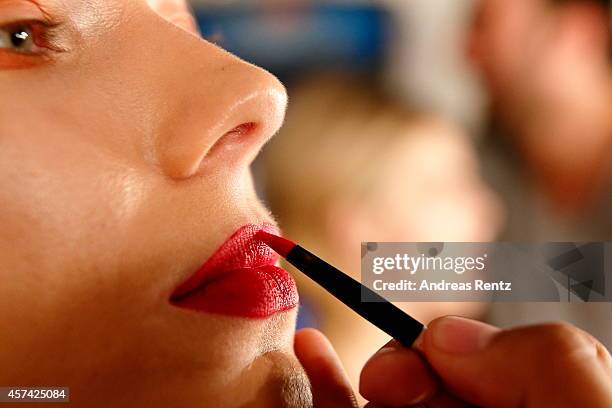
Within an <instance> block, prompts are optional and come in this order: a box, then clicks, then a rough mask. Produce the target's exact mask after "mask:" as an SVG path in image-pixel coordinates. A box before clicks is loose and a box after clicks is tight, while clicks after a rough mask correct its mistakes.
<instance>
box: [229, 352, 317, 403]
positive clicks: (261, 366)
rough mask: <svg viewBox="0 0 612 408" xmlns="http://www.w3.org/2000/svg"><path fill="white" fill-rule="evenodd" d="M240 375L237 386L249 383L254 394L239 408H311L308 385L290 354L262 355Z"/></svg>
mask: <svg viewBox="0 0 612 408" xmlns="http://www.w3.org/2000/svg"><path fill="white" fill-rule="evenodd" d="M244 374H245V381H244V383H243V382H242V381H241V385H247V384H248V383H250V385H251V386H252V388H251V389H253V390H254V392H253V394H252V395H251V396H250V398H248V400H245V401H243V404H242V405H240V406H241V407H245V408H246V407H249V408H251V407H252V408H255V407H279V408H281V407H283V408H285V407H286V408H302V407H312V394H311V390H310V382H309V381H308V377H307V376H306V373H305V372H304V370H303V369H302V367H301V365H300V364H299V362H298V360H297V358H296V357H295V355H293V353H283V352H278V351H276V352H270V353H267V354H264V355H262V356H261V357H259V358H258V359H257V360H255V362H254V363H253V364H252V366H250V367H249V369H248V370H247V371H246V372H245V373H244ZM258 383H259V384H258ZM228 402H229V401H228ZM228 406H229V405H228Z"/></svg>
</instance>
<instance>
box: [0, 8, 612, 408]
mask: <svg viewBox="0 0 612 408" xmlns="http://www.w3.org/2000/svg"><path fill="white" fill-rule="evenodd" d="M40 1H41V6H44V10H45V12H44V13H43V12H41V9H40V8H39V6H37V4H36V3H34V2H33V1H31V0H0V7H1V12H0V16H1V17H0V18H1V19H2V21H1V22H0V24H2V28H4V26H5V25H6V24H12V23H16V22H20V21H22V20H23V19H27V20H28V21H38V20H40V21H44V19H45V18H46V17H45V16H48V17H49V18H51V19H52V20H53V23H54V24H55V28H54V30H53V32H54V35H53V45H52V46H51V45H50V46H49V48H48V49H47V50H46V51H43V53H35V54H34V55H24V54H19V53H15V52H12V51H11V50H6V49H2V50H0V95H2V98H0V166H1V167H2V168H1V170H0V186H2V188H1V189H0V206H1V209H2V211H0V225H1V226H2V228H1V229H0V259H2V267H1V268H0V279H1V280H2V285H0V311H2V313H0V361H2V366H1V368H0V384H3V385H4V384H7V385H9V384H10V385H15V386H35V385H62V386H69V387H70V388H71V406H76V407H109V406H111V407H156V406H159V407H167V406H172V407H193V406H200V405H201V406H223V407H238V406H240V407H249V406H265V407H270V406H273V407H277V406H279V407H282V406H310V405H312V403H313V402H314V404H315V406H316V407H327V406H330V407H342V406H351V407H352V406H355V404H354V397H353V394H352V391H351V389H350V386H349V385H348V380H347V378H346V375H345V374H344V372H343V370H342V368H341V366H340V363H339V360H338V358H337V356H336V355H335V353H334V352H333V349H332V348H331V345H330V344H329V342H328V341H327V340H326V339H325V338H324V337H322V336H321V335H320V334H319V333H318V332H316V331H312V330H306V331H302V332H300V333H298V334H296V335H295V338H294V336H293V327H294V323H295V322H294V321H295V310H293V311H290V312H286V313H281V314H277V315H275V316H273V317H271V318H269V319H260V320H246V319H237V318H229V317H223V316H215V315H208V314H199V313H195V312H190V311H186V310H182V309H177V308H175V307H172V306H170V304H169V303H168V297H169V295H170V293H171V292H172V290H173V289H174V288H175V287H176V286H177V285H178V284H179V283H181V282H182V281H184V280H185V279H186V278H187V277H188V276H189V275H191V274H192V273H193V272H194V271H195V269H196V268H197V267H198V266H199V265H201V264H202V263H203V262H204V260H205V259H207V258H208V257H209V256H210V255H211V254H212V253H213V251H214V250H215V249H216V248H217V247H218V246H219V244H221V243H222V242H223V241H224V240H225V239H226V238H227V237H228V236H229V235H230V234H231V233H232V232H233V231H234V230H235V229H236V228H237V227H239V226H241V225H243V224H245V223H258V222H264V221H269V216H268V213H267V211H266V210H265V209H264V208H263V207H262V206H261V204H260V203H259V201H258V200H257V199H256V196H255V193H254V191H253V186H252V182H251V176H250V173H249V170H248V165H249V163H250V161H251V160H252V159H253V157H254V156H255V155H256V153H257V151H258V150H259V149H260V147H261V145H262V144H263V143H264V142H265V141H266V140H267V139H268V138H269V137H270V136H271V135H272V134H273V133H274V132H275V131H276V130H277V128H278V127H279V126H280V123H281V121H282V117H283V112H284V107H285V103H286V95H285V91H284V89H283V87H282V86H281V85H280V84H279V82H278V81H277V80H276V79H274V78H273V77H272V76H270V75H269V74H267V73H266V72H264V71H262V70H259V69H257V68H255V67H252V66H250V65H248V64H246V63H244V62H242V61H240V60H238V59H236V58H234V57H232V56H231V55H229V54H227V53H225V52H224V51H222V50H220V49H218V48H216V47H215V46H213V45H211V44H209V43H206V42H204V41H202V40H201V39H200V38H199V37H198V36H197V35H196V34H195V33H194V32H193V31H192V30H193V26H192V24H191V18H190V17H189V15H187V14H186V8H185V6H184V5H183V4H182V3H175V2H171V1H170V0H167V1H163V0H162V1H159V2H156V3H147V2H145V1H142V0H133V1H129V2H127V1H121V0H89V1H84V0H83V1H79V0H73V1H70V2H68V1H67V0H45V1H44V4H43V3H42V0H40ZM9 19H10V20H9ZM177 24H179V25H177ZM200 78H202V79H201V80H200V81H198V79H200ZM196 82H197V84H198V85H199V86H195V85H194V84H195V83H196ZM243 124H253V125H250V126H246V127H242V128H241V129H242V130H243V131H242V132H237V131H232V130H234V129H236V128H240V126H241V125H243ZM245 128H248V129H250V130H249V131H245ZM437 327H439V326H438V325H436V323H435V322H434V323H433V324H432V325H431V326H430V329H429V330H428V332H427V333H436V332H437V329H436V328H437ZM568 330H569V329H568ZM572 330H573V329H572ZM495 333H497V332H495ZM554 333H555V332H553V334H554ZM572 333H574V332H573V331H572ZM473 337H474V336H472V337H470V336H467V338H468V339H469V338H473ZM519 337H520V336H519ZM461 338H463V336H461ZM522 338H523V340H524V341H523V342H522V343H521V342H520V341H518V339H515V341H506V342H505V343H504V342H502V343H503V344H505V345H506V347H507V348H506V349H504V348H503V347H502V348H501V349H500V350H498V352H499V353H506V354H505V355H507V354H508V353H512V352H515V351H517V350H519V346H515V344H529V340H530V337H529V335H523V336H522ZM543 338H544V340H548V343H546V342H545V343H543V344H542V343H538V344H540V345H541V346H542V347H541V348H542V349H544V350H548V349H550V350H552V351H551V352H550V353H552V352H555V351H556V352H557V354H551V355H553V356H555V355H560V354H559V353H560V352H562V351H571V350H573V349H577V350H578V351H585V349H583V348H580V347H582V345H583V344H585V343H584V342H574V343H567V344H566V343H563V342H562V340H561V339H567V338H569V339H575V336H569V333H568V332H567V331H562V332H560V333H557V335H554V336H552V337H550V336H549V337H546V336H544V337H543ZM428 339H429V337H428V334H426V335H425V337H424V340H423V343H422V344H423V346H422V347H423V350H424V352H423V353H424V354H423V355H424V356H425V357H426V358H427V359H428V361H429V362H430V363H431V365H432V367H433V369H435V370H436V371H437V373H438V374H439V375H441V376H442V378H444V379H446V378H447V377H446V374H445V373H451V374H450V375H459V374H464V375H463V376H462V378H465V379H466V381H468V380H469V379H470V378H471V379H473V381H478V379H474V377H475V374H474V373H478V374H479V375H480V373H481V372H482V370H483V369H484V368H488V369H492V368H495V362H497V363H499V358H497V359H492V360H491V361H487V360H486V359H479V355H477V354H471V355H469V356H467V357H466V358H467V360H466V359H465V358H464V359H463V360H453V359H452V358H453V356H450V357H449V356H445V355H438V358H436V355H435V354H431V353H432V352H430V351H428V350H429V348H428V347H429V344H430V340H428ZM544 340H543V341H544ZM550 342H552V344H561V345H562V346H563V347H566V346H567V347H569V348H567V347H566V348H550V347H543V346H548V345H549V344H550ZM555 342H556V343H555ZM559 342H560V343H559ZM479 344H485V345H488V344H491V345H493V344H498V343H495V342H487V343H483V342H479ZM568 344H569V345H568ZM560 347H561V346H560ZM294 350H295V354H297V356H298V357H299V359H300V363H301V365H302V366H303V369H302V367H301V366H300V363H298V360H297V359H296V356H295V354H294ZM400 351H401V352H406V353H415V352H414V351H410V350H405V349H402V350H400ZM434 351H435V350H434ZM538 351H539V350H538ZM587 351H588V352H586V351H585V353H583V355H584V356H585V357H588V359H587V360H586V361H587V363H589V364H590V365H578V366H577V367H578V368H582V369H585V367H586V368H589V369H590V368H592V367H593V364H595V362H597V363H598V364H604V363H605V364H607V366H602V367H599V368H598V369H599V370H600V371H594V374H593V375H591V376H578V374H580V373H584V371H578V372H577V374H576V375H575V376H572V377H570V380H575V381H581V382H579V383H578V384H579V385H580V387H568V388H567V389H568V390H572V389H573V390H579V391H580V392H581V394H580V395H582V393H584V395H586V396H585V397H583V398H582V399H581V401H582V402H587V403H588V402H589V401H588V399H589V398H591V399H592V398H601V399H598V400H596V401H597V402H602V404H601V406H609V405H610V399H606V398H608V394H605V393H601V392H599V391H601V386H602V384H604V383H603V380H602V378H603V377H602V376H601V374H600V372H601V370H604V369H606V367H608V368H609V355H606V354H604V352H603V351H602V349H601V347H598V348H596V351H597V352H596V353H595V354H594V355H595V357H596V358H593V353H592V350H591V349H588V350H587ZM589 353H590V354H589ZM569 354H570V355H571V353H569ZM544 355H546V352H545V353H542V356H544ZM561 355H562V354H561ZM493 356H495V354H493ZM489 357H490V356H489ZM421 358H422V357H419V355H416V354H414V355H413V357H412V360H411V361H413V362H417V365H416V366H414V367H411V366H402V367H400V368H399V369H400V370H406V372H411V371H410V370H413V369H415V367H416V370H417V371H414V375H415V378H421V382H420V384H424V385H426V386H430V385H431V384H434V383H433V380H431V381H428V378H429V377H428V375H429V376H430V375H431V373H430V372H428V371H426V370H425V371H423V370H424V369H425V368H426V366H425V365H424V362H423V361H422V360H421ZM542 358H544V357H542ZM520 360H521V359H512V360H511V361H510V362H509V363H515V364H517V362H518V361H520ZM523 360H527V359H526V357H525V358H524V359H523ZM600 360H601V361H600ZM393 361H394V362H395V361H399V362H402V361H404V360H395V359H394V360H393ZM445 361H446V362H449V361H450V362H451V363H453V361H454V362H455V363H457V362H458V361H460V362H461V363H462V364H460V366H463V367H466V370H467V367H471V366H470V365H469V364H468V362H476V363H478V365H477V366H476V367H477V368H478V370H475V371H469V370H468V371H466V372H465V373H459V372H457V371H456V370H455V371H453V365H451V366H446V367H445V366H444V365H443V364H444V362H445ZM550 361H552V360H546V359H543V360H540V359H535V360H533V361H532V363H531V364H529V365H525V366H524V367H523V368H520V367H519V371H516V373H520V372H521V371H520V369H523V370H525V369H531V368H533V369H534V370H535V369H537V368H538V367H540V368H542V367H544V368H546V367H547V366H546V364H545V363H550ZM562 362H565V363H567V364H568V367H567V368H569V369H572V368H574V367H573V364H576V363H577V361H576V360H572V359H569V360H565V359H563V360H562ZM371 364H372V360H371V361H370V363H369V365H370V368H371ZM454 367H455V368H457V365H455V366H454ZM366 370H368V365H366ZM396 370H397V367H396ZM418 370H421V371H418ZM304 371H305V373H306V374H307V375H308V379H307V377H306V374H305V373H304ZM507 371H509V370H505V371H504V372H507ZM570 371H571V370H570ZM365 372H366V371H365V370H364V376H365V375H366V374H365ZM478 377H479V378H480V376H478ZM376 378H379V379H380V378H382V379H384V378H385V377H384V376H376ZM362 379H363V378H362ZM397 380H401V381H402V382H401V383H399V384H397V383H393V382H389V381H386V383H387V384H388V385H389V387H390V388H389V389H391V390H399V389H400V387H407V389H409V390H410V389H411V388H410V387H411V386H412V385H414V383H408V382H406V381H405V379H404V377H397ZM555 380H556V381H557V385H558V384H560V383H563V384H566V382H565V380H566V379H565V378H563V379H559V378H555V377H553V381H555ZM595 380H600V381H599V383H597V382H596V381H595ZM366 383H367V376H366V381H365V383H364V382H362V392H363V394H364V395H365V396H368V397H369V398H370V399H371V400H376V398H377V397H376V394H370V393H368V391H367V385H364V384H366ZM417 384H419V383H418V382H417ZM449 384H450V385H451V386H452V389H453V390H456V392H457V393H458V395H461V396H463V394H460V392H461V390H462V389H464V387H469V382H465V383H452V382H451V383H449ZM500 384H501V385H500V386H501V387H509V388H511V387H513V386H514V385H511V386H509V385H508V384H509V382H505V383H504V382H500ZM604 385H605V384H604ZM598 386H599V388H598ZM363 387H366V388H363ZM311 389H312V395H311ZM431 389H432V388H431V387H430V388H426V390H427V392H430V391H431ZM466 389H467V390H468V391H469V390H470V389H469V388H466ZM417 391H418V390H417ZM588 391H593V392H588ZM568 392H569V391H568ZM576 392H578V391H576ZM420 394H423V395H430V394H428V393H426V392H424V391H422V390H421V391H420ZM420 394H419V395H420ZM389 395H393V393H389ZM465 395H467V396H468V397H466V398H469V395H472V394H470V393H469V392H468V393H467V394H465ZM547 395H548V394H547ZM534 401H536V403H537V402H539V401H540V402H541V400H534ZM570 401H571V400H570ZM593 401H595V400H593ZM20 406H27V404H25V405H20ZM526 406H531V405H526ZM533 406H542V404H539V405H537V404H535V403H534V405H533ZM556 406H562V405H556ZM572 406H576V405H572ZM592 406H599V405H592Z"/></svg>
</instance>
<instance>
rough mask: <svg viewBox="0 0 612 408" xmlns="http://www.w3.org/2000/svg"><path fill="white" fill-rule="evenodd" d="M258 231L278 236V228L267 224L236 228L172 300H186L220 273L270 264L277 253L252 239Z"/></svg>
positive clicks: (175, 292)
mask: <svg viewBox="0 0 612 408" xmlns="http://www.w3.org/2000/svg"><path fill="white" fill-rule="evenodd" d="M259 231H266V232H269V233H271V234H275V235H279V234H280V231H279V229H278V227H276V226H275V225H274V224H271V223H263V224H259V225H255V224H247V225H244V226H242V227H240V228H238V229H237V230H236V231H235V232H234V233H233V234H232V235H231V236H230V237H229V238H228V239H227V240H226V241H225V242H224V243H223V244H221V246H219V247H218V248H217V250H216V251H215V252H214V253H213V254H212V256H211V257H210V258H208V260H207V261H206V262H204V264H203V265H202V266H201V267H200V268H199V269H198V270H197V271H196V272H195V273H194V274H193V275H191V277H189V278H188V279H187V280H186V281H184V282H183V283H181V284H180V285H179V286H178V287H177V288H176V289H175V290H174V292H173V293H172V295H171V296H170V299H171V300H172V301H176V300H180V299H183V298H186V297H188V296H189V295H190V294H192V293H194V292H197V291H198V290H200V289H201V288H203V287H204V286H206V284H208V283H209V282H211V281H213V280H215V279H218V278H219V277H220V276H222V275H223V274H224V273H227V272H230V271H233V270H237V269H243V268H257V267H261V266H266V265H274V264H275V263H276V262H277V261H278V258H279V256H278V254H277V253H276V252H274V251H273V250H272V249H271V248H270V247H268V246H267V245H266V244H264V243H263V242H262V241H261V240H259V239H256V238H255V236H256V235H257V233H258V232H259Z"/></svg>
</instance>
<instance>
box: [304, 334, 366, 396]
mask: <svg viewBox="0 0 612 408" xmlns="http://www.w3.org/2000/svg"><path fill="white" fill-rule="evenodd" d="M294 348H295V354H296V356H297V357H298V359H299V360H300V363H302V366H303V367H304V370H305V371H306V374H307V375H308V379H309V380H310V386H311V389H312V399H313V405H314V408H357V400H356V399H355V394H354V393H353V389H352V388H351V384H350V381H349V379H348V377H347V375H346V373H345V372H344V367H342V363H341V362H340V359H339V358H338V355H337V354H336V351H335V350H334V348H333V347H332V345H331V343H330V342H329V340H327V338H326V337H325V336H324V335H323V334H322V333H321V332H319V331H317V330H314V329H303V330H300V331H298V332H297V333H296V334H295V342H294Z"/></svg>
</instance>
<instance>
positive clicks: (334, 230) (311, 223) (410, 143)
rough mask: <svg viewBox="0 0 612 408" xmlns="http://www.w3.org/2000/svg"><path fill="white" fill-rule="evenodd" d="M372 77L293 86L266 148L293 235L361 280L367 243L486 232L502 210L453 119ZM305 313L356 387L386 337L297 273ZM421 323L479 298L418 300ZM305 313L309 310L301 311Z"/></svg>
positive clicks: (280, 208) (273, 200)
mask: <svg viewBox="0 0 612 408" xmlns="http://www.w3.org/2000/svg"><path fill="white" fill-rule="evenodd" d="M372 82H373V81H372V80H369V79H367V78H364V77H360V76H357V77H352V78H351V77H346V76H342V75H339V74H338V75H332V74H330V75H322V76H319V77H316V78H312V79H310V80H307V81H303V82H302V83H300V84H299V85H298V86H296V87H294V88H291V89H292V91H291V92H290V95H291V101H292V104H291V107H290V109H289V111H288V116H287V121H286V124H285V125H284V127H283V129H282V131H281V133H280V135H279V136H278V138H276V140H275V141H274V142H272V143H270V145H269V146H267V147H266V150H265V154H264V156H263V160H264V163H263V167H264V180H265V196H266V198H267V201H268V203H269V205H270V206H271V209H272V211H273V213H274V214H275V216H277V217H278V219H279V222H280V223H281V225H282V228H283V230H284V232H285V233H287V234H288V236H290V237H292V239H295V240H297V241H298V242H300V243H302V244H304V245H305V246H307V247H308V248H311V249H313V250H314V252H316V253H318V254H320V255H321V256H323V257H324V258H326V259H329V260H330V261H331V262H332V263H333V264H334V265H336V266H337V267H339V268H340V269H341V270H344V271H349V272H350V273H351V274H352V275H353V276H354V277H356V278H357V279H359V271H360V260H361V257H360V244H361V241H362V240H366V239H367V240H368V241H488V240H491V239H493V238H495V235H496V232H497V231H498V228H499V227H500V223H501V216H502V212H501V209H500V207H499V204H498V202H497V199H496V198H495V196H494V195H493V194H492V192H491V191H489V189H488V188H487V187H486V186H485V185H484V184H483V183H482V182H481V180H480V176H479V173H478V164H477V161H476V157H475V153H474V151H473V148H472V145H471V144H470V142H469V140H468V139H467V138H466V137H465V135H464V134H463V133H462V132H461V131H459V130H458V129H457V128H455V127H453V126H450V125H449V124H447V123H445V122H443V121H441V120H438V119H436V118H434V117H431V116H427V115H420V114H416V113H412V112H410V111H409V110H408V109H406V108H405V107H403V106H402V105H401V104H399V103H396V102H395V101H393V100H390V99H389V98H387V97H386V96H385V95H384V94H383V93H381V92H380V91H379V90H378V89H377V87H376V85H374V84H373V83H372ZM297 276H298V278H297V279H298V284H299V286H300V288H301V289H302V292H301V293H302V299H303V302H302V303H303V304H304V306H303V309H304V310H302V312H303V313H308V311H309V310H311V311H312V312H313V313H314V320H315V324H317V325H318V327H319V328H321V330H322V331H323V332H324V333H325V334H326V335H327V336H328V337H329V338H330V340H331V341H332V343H333V344H334V346H335V347H336V349H337V350H338V353H339V355H340V358H341V360H342V361H343V363H344V365H345V367H346V368H347V371H348V373H349V376H350V378H351V379H352V380H353V382H354V384H355V385H356V384H357V378H358V375H359V371H360V369H361V367H362V366H363V364H364V363H365V361H366V360H367V358H368V352H367V350H371V349H372V348H376V347H379V346H380V345H381V344H383V343H384V341H385V339H388V336H387V335H386V334H385V333H382V332H381V331H380V330H379V329H377V328H375V327H373V326H372V325H370V324H369V323H368V322H366V321H364V320H362V319H361V318H359V317H357V316H356V315H355V314H354V312H352V311H351V310H350V309H348V308H347V307H345V306H344V305H342V304H341V303H339V302H338V301H337V300H335V299H333V298H332V297H331V296H330V295H329V294H327V293H326V292H325V291H323V290H322V289H320V288H319V287H318V286H317V285H316V284H314V283H312V282H311V281H309V280H308V279H307V278H302V277H301V275H300V274H299V273H298V274H297ZM403 307H404V308H405V309H406V310H408V311H409V312H410V314H412V315H414V316H416V317H417V318H419V319H421V320H422V321H424V322H427V321H429V320H431V319H432V318H434V317H438V316H440V315H444V314H448V313H451V312H453V313H463V314H466V315H472V316H473V315H477V314H478V313H479V312H480V310H481V308H482V307H481V305H480V304H478V303H463V304H461V303H410V304H405V305H403ZM302 312H301V313H302Z"/></svg>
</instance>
